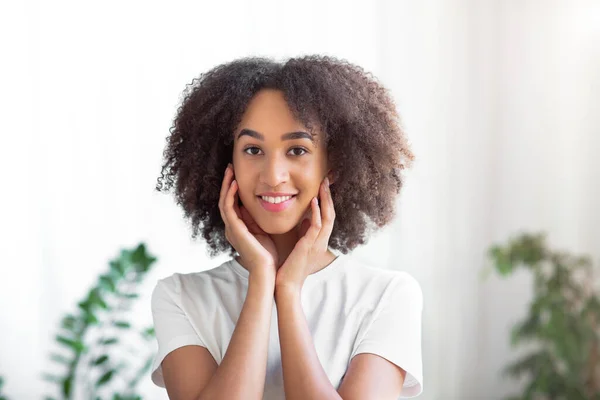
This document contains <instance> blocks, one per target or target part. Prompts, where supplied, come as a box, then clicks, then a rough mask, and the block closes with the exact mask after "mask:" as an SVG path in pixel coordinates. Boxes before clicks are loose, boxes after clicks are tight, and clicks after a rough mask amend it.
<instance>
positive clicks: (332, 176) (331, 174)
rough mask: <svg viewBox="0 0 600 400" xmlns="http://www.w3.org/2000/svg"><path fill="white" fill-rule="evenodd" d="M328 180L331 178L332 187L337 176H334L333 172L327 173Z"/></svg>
mask: <svg viewBox="0 0 600 400" xmlns="http://www.w3.org/2000/svg"><path fill="white" fill-rule="evenodd" d="M327 178H329V184H330V185H331V184H332V183H333V182H335V176H334V174H333V171H332V170H329V172H327Z"/></svg>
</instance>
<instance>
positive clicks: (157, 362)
mask: <svg viewBox="0 0 600 400" xmlns="http://www.w3.org/2000/svg"><path fill="white" fill-rule="evenodd" d="M173 283H174V282H173V281H170V282H166V281H165V280H159V281H158V283H157V284H156V286H155V288H154V290H153V291H152V297H151V305H152V319H153V321H154V332H155V334H156V340H157V342H158V351H157V354H156V356H155V358H154V362H153V364H152V370H151V371H152V373H151V378H152V382H154V383H155V384H156V385H157V386H160V387H163V388H164V387H165V382H164V379H163V374H162V368H161V363H162V361H163V360H164V358H165V357H166V356H167V354H169V353H170V352H172V351H173V350H175V349H178V348H179V347H183V346H187V345H198V346H203V347H206V345H205V344H204V343H203V342H202V340H201V339H200V337H199V336H198V334H197V333H196V331H195V330H194V328H193V327H192V325H191V324H190V321H189V319H188V317H187V316H186V314H185V313H184V312H183V310H182V308H181V306H180V304H181V302H180V301H178V300H177V299H178V298H179V294H178V292H177V291H176V290H175V288H174V287H172V284H173Z"/></svg>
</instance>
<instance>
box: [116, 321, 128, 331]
mask: <svg viewBox="0 0 600 400" xmlns="http://www.w3.org/2000/svg"><path fill="white" fill-rule="evenodd" d="M113 325H114V326H116V327H117V328H120V329H127V328H130V327H131V324H130V323H129V322H127V321H115V322H113Z"/></svg>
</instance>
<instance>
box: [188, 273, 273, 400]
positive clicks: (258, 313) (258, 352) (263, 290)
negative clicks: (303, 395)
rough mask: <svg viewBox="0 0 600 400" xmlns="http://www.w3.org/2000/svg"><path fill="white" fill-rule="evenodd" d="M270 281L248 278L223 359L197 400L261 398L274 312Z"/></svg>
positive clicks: (251, 275) (253, 276)
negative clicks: (242, 301)
mask: <svg viewBox="0 0 600 400" xmlns="http://www.w3.org/2000/svg"><path fill="white" fill-rule="evenodd" d="M273 292H274V282H273V279H272V278H271V279H269V278H267V277H262V275H260V274H255V275H253V274H250V276H249V277H248V293H247V295H246V299H245V301H244V305H243V306H242V311H241V312H240V316H239V319H238V321H237V324H236V327H235V329H234V331H233V335H232V336H231V341H230V342H229V346H228V347H227V351H226V352H225V356H224V357H223V360H222V362H221V364H220V365H219V367H218V368H217V370H216V371H215V373H214V375H213V376H212V378H211V379H210V381H209V382H208V384H207V385H206V386H205V387H204V388H203V389H202V391H201V393H200V395H199V396H198V398H197V400H207V399H232V400H235V399H244V400H246V399H262V398H263V392H264V385H265V374H266V369H267V352H268V345H269V333H270V329H271V313H272V311H273Z"/></svg>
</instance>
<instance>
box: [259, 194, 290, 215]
mask: <svg viewBox="0 0 600 400" xmlns="http://www.w3.org/2000/svg"><path fill="white" fill-rule="evenodd" d="M295 199H296V196H292V198H291V199H289V200H286V201H282V202H281V203H276V204H275V203H269V202H268V201H264V200H263V199H262V197H260V196H259V197H258V201H259V202H260V205H261V206H263V208H264V209H265V210H267V211H271V212H279V211H283V210H285V209H286V208H288V207H289V206H290V205H291V204H292V202H293V201H294V200H295Z"/></svg>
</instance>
